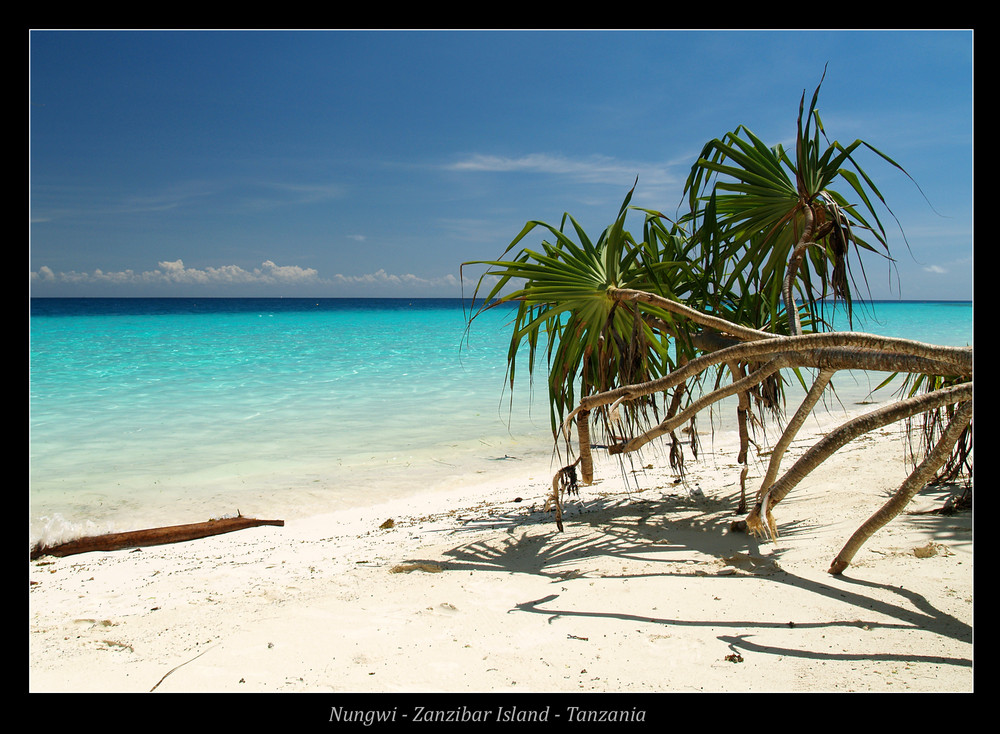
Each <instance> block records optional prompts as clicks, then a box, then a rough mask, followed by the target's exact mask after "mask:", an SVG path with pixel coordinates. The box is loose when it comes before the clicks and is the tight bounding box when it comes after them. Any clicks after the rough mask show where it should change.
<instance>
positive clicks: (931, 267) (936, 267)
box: [924, 265, 948, 275]
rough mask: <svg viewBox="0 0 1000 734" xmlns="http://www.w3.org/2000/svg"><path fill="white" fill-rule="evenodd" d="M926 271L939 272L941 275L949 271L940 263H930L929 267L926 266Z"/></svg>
mask: <svg viewBox="0 0 1000 734" xmlns="http://www.w3.org/2000/svg"><path fill="white" fill-rule="evenodd" d="M924 272H926V273H938V274H940V275H944V274H945V273H947V272H948V271H947V270H945V269H944V268H942V267H941V266H940V265H928V266H927V267H925V268H924Z"/></svg>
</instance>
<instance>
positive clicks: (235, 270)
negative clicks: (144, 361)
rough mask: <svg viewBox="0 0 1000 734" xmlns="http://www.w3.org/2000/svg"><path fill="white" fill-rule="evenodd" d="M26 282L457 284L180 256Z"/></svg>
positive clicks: (450, 287)
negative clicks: (196, 262)
mask: <svg viewBox="0 0 1000 734" xmlns="http://www.w3.org/2000/svg"><path fill="white" fill-rule="evenodd" d="M30 281H31V284H32V285H34V286H39V287H41V286H45V287H46V288H49V287H54V286H59V285H66V286H88V287H92V288H93V287H102V286H104V287H106V286H111V287H115V288H117V287H133V288H134V287H147V288H157V289H158V291H162V289H163V288H164V287H166V288H188V289H190V288H191V287H195V288H198V289H199V290H201V289H204V291H205V293H206V295H207V294H210V293H215V292H223V293H224V292H228V291H226V289H227V288H230V287H233V286H251V287H260V286H264V287H267V286H281V287H283V288H288V287H295V288H309V289H310V295H322V294H323V293H324V292H326V291H330V292H331V293H332V294H334V295H337V294H338V293H340V292H341V291H343V290H344V289H349V290H350V289H353V290H354V291H355V292H367V291H368V290H369V289H371V290H372V291H373V292H374V291H378V292H380V293H385V292H386V290H393V291H396V290H406V291H407V292H408V293H419V292H427V293H432V292H435V293H436V292H438V291H445V292H448V293H452V292H454V293H457V292H458V289H459V287H460V283H459V279H458V278H457V277H456V276H455V275H453V274H446V275H442V276H440V277H432V278H425V277H421V276H418V275H414V274H412V273H402V274H396V273H389V272H386V270H385V269H384V268H380V269H379V270H377V271H375V272H374V273H364V274H361V275H345V274H342V273H337V274H336V275H334V276H333V277H331V278H321V277H320V275H319V271H317V270H316V269H315V268H303V267H300V266H298V265H278V264H276V263H275V262H274V261H272V260H265V261H264V262H263V263H261V265H260V267H257V268H252V269H249V270H248V269H245V268H242V267H240V266H239V265H222V266H219V267H211V266H209V267H205V268H190V267H187V266H186V265H184V262H183V261H182V260H173V261H169V260H164V261H161V262H159V263H157V268H156V269H154V270H146V271H141V272H137V271H135V270H131V269H127V270H120V271H113V272H106V271H104V270H102V269H100V268H97V269H95V270H94V271H93V272H90V273H86V272H76V271H68V272H55V271H53V270H52V268H50V267H48V266H47V265H43V266H41V267H39V268H38V270H37V271H35V272H32V273H30ZM213 289H214V290H213ZM220 289H221V291H220Z"/></svg>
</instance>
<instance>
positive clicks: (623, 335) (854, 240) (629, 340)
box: [463, 82, 972, 573]
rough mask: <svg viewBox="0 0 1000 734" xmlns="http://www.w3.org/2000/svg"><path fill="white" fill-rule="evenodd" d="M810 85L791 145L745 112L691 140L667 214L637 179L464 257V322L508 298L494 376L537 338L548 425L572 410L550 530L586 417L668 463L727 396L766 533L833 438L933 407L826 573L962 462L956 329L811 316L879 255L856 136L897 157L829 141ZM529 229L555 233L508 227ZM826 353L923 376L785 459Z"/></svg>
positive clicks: (816, 388)
mask: <svg viewBox="0 0 1000 734" xmlns="http://www.w3.org/2000/svg"><path fill="white" fill-rule="evenodd" d="M821 83H822V82H821ZM818 94H819V87H817V89H816V92H815V93H814V94H813V96H812V98H811V100H810V102H809V104H808V106H807V105H806V97H805V94H803V96H802V100H801V101H800V105H799V115H798V123H797V134H796V142H795V149H794V151H792V153H791V154H790V153H789V151H786V150H785V149H784V148H783V147H782V146H781V145H775V146H767V145H765V144H764V143H763V142H762V141H761V140H760V138H758V137H757V136H756V135H754V134H753V133H752V132H751V131H750V130H749V129H748V128H746V127H743V126H741V127H739V128H737V129H736V130H734V131H733V132H731V133H728V134H727V135H725V136H724V137H722V138H718V139H714V140H712V141H710V142H709V143H707V144H706V145H705V147H704V148H703V150H702V152H701V155H700V156H699V158H698V159H697V161H696V162H695V163H694V164H693V166H692V168H691V171H690V174H689V176H688V179H687V182H686V185H685V199H686V202H687V213H686V214H684V215H683V216H682V217H679V218H678V219H677V220H676V221H672V220H670V219H668V218H667V217H666V216H664V215H663V214H662V213H660V212H657V211H652V210H648V209H638V208H635V207H630V206H629V204H630V201H631V197H632V193H633V191H634V187H633V191H630V192H629V193H628V195H627V196H626V198H625V200H624V202H623V204H622V206H621V208H620V210H619V212H618V216H617V218H616V219H615V221H614V222H613V223H612V224H611V225H610V226H609V227H607V228H606V229H605V230H604V231H603V232H602V233H601V235H600V237H599V238H598V239H597V240H596V241H592V240H591V239H590V238H589V237H588V236H587V234H586V233H585V232H584V231H583V229H582V228H581V227H580V226H579V224H578V223H577V222H576V220H574V219H573V218H572V217H570V216H569V215H568V214H567V215H565V216H564V217H563V220H562V222H561V224H560V226H559V227H553V226H550V225H548V224H545V223H543V222H538V221H531V222H528V223H527V224H526V225H525V227H524V229H522V231H521V232H520V233H519V234H518V236H517V237H515V238H514V240H513V241H512V242H511V243H510V245H509V246H508V247H507V249H506V250H505V251H504V253H503V254H502V255H501V256H500V258H498V259H496V260H491V261H476V263H475V264H477V265H480V266H483V265H485V266H486V268H487V269H486V271H485V273H484V274H483V275H482V277H481V278H480V280H479V282H478V284H477V286H476V290H475V293H474V297H475V298H477V299H482V304H483V305H482V306H481V308H480V310H479V311H477V312H474V313H473V315H472V317H471V318H470V324H471V322H472V321H473V320H474V319H475V318H476V316H477V315H478V313H481V312H482V310H485V309H489V308H494V307H496V306H498V305H501V304H514V305H516V311H515V316H514V319H513V331H512V335H511V341H510V347H509V351H508V357H507V359H508V377H509V380H510V386H511V388H513V385H514V375H515V371H516V370H517V368H518V364H519V360H521V359H526V360H527V369H528V371H529V372H530V373H532V374H534V373H535V372H537V371H538V370H540V369H542V365H541V363H540V361H539V359H540V355H541V354H542V353H544V356H545V358H546V362H545V369H546V370H547V375H548V394H549V407H550V414H551V423H552V429H553V433H554V435H555V436H556V438H557V439H567V440H568V439H569V437H570V436H571V431H572V428H573V427H574V426H575V428H576V433H577V443H576V446H577V450H576V454H577V459H576V460H575V461H574V462H572V463H571V464H569V465H568V466H566V467H564V468H563V469H561V470H560V471H559V472H558V473H557V474H556V476H555V477H554V478H553V483H552V495H551V497H550V502H551V505H552V506H553V507H554V509H555V511H556V522H557V525H558V526H559V528H560V529H561V528H562V523H561V499H562V495H563V494H564V493H565V492H572V491H575V490H576V489H577V486H578V479H577V474H576V470H577V468H578V467H579V470H580V481H582V482H583V483H584V484H589V483H590V482H591V481H592V480H593V462H592V453H591V452H592V444H593V438H592V430H591V429H592V426H595V425H596V426H597V427H598V428H599V430H601V431H602V432H603V440H602V442H601V445H603V446H604V447H606V449H607V451H608V452H609V453H610V454H613V455H614V454H617V455H622V456H624V455H626V454H630V453H632V452H636V451H639V450H640V449H642V448H643V447H645V446H648V445H650V444H651V443H652V442H654V441H657V440H658V439H661V438H662V437H665V438H666V440H668V442H669V446H670V460H671V464H672V465H674V466H675V467H679V466H680V465H681V462H682V455H683V453H682V449H681V446H682V442H681V441H680V440H679V439H678V437H677V431H678V429H680V428H682V427H683V426H684V425H685V424H686V423H688V422H690V421H693V420H694V418H695V417H696V416H697V415H699V414H700V413H701V412H702V411H705V410H707V409H709V408H711V407H712V406H714V405H715V404H717V403H718V402H719V401H721V400H722V399H724V398H727V397H732V396H735V397H736V399H737V401H736V402H737V408H736V410H737V425H738V427H739V435H740V441H741V445H740V454H739V461H740V463H741V464H742V469H741V475H740V485H741V495H740V503H739V506H738V507H737V512H738V513H739V514H744V513H747V511H748V510H749V514H747V516H746V519H745V521H744V522H745V524H746V527H747V528H748V529H749V530H750V531H751V532H754V533H758V534H763V535H768V536H770V537H772V538H773V537H776V536H777V525H776V522H775V520H774V516H773V513H772V511H773V509H774V507H775V505H777V504H778V503H779V502H780V501H781V500H782V499H783V498H784V497H785V496H786V495H787V494H788V492H789V491H791V489H792V488H793V487H794V486H795V485H796V484H798V483H799V482H800V481H801V480H802V479H803V478H804V477H805V476H807V475H808V473H809V472H810V471H812V470H813V469H814V468H816V467H817V466H819V465H820V464H821V463H822V462H823V461H824V460H825V459H826V458H827V457H829V456H830V455H831V454H832V453H833V452H835V451H836V450H837V449H839V448H840V447H842V446H843V445H844V444H845V443H846V442H848V441H850V440H852V439H853V438H856V437H857V436H859V435H861V434H863V433H865V432H868V431H871V430H874V429H876V428H878V427H880V426H883V425H887V424H889V423H894V422H896V421H900V420H909V419H912V418H914V417H917V416H921V415H925V416H926V415H930V416H933V419H932V420H931V421H930V422H929V423H928V424H927V425H929V426H932V427H931V428H926V429H925V434H926V435H927V436H928V437H929V441H928V443H927V450H926V452H925V455H923V456H921V457H920V458H919V459H918V461H917V462H916V464H917V465H916V467H915V468H914V470H913V473H912V474H911V475H910V476H909V477H908V478H907V480H906V482H904V484H903V485H902V486H901V487H900V488H899V490H898V491H897V492H896V494H895V495H894V496H893V498H892V499H891V500H890V502H888V503H887V504H886V506H885V507H883V508H882V509H881V510H880V511H879V512H877V513H876V514H875V515H873V517H872V519H871V520H869V521H868V522H867V523H866V524H865V525H864V526H863V527H862V528H860V529H859V530H858V532H857V533H856V534H855V536H854V537H852V538H851V539H850V541H849V542H848V544H847V545H846V546H845V548H844V550H843V551H842V552H841V553H840V555H838V557H837V558H836V559H835V561H834V563H833V565H832V566H831V569H830V571H831V572H832V573H841V572H842V571H843V570H844V568H846V567H847V565H848V564H849V563H850V561H851V559H852V558H853V556H854V553H855V552H856V551H857V549H858V548H859V547H860V546H861V544H862V543H864V541H865V540H866V539H867V538H868V537H870V535H871V534H872V533H873V532H875V531H876V530H877V529H878V528H879V527H881V526H882V525H884V524H885V523H886V522H888V521H889V520H890V519H892V517H894V516H895V515H897V514H898V513H899V512H900V511H901V509H902V508H903V507H904V506H905V505H906V503H907V502H908V501H909V500H910V499H911V498H912V497H913V495H914V494H915V493H916V492H917V491H919V490H920V489H921V488H923V487H924V486H925V485H926V484H927V483H928V481H930V480H931V479H933V478H934V476H935V474H936V473H937V472H938V470H939V469H940V468H941V467H942V466H945V465H947V466H956V465H958V466H962V467H967V468H969V469H971V458H970V457H971V435H972V434H971V429H970V426H971V420H972V401H971V399H972V348H971V347H967V348H953V347H942V346H936V345H931V344H924V343H921V342H916V341H912V340H906V339H891V338H886V337H879V336H875V335H870V334H862V333H856V332H853V331H847V332H840V331H832V330H831V326H830V324H829V323H828V321H827V320H826V319H825V318H824V316H825V310H824V309H825V308H826V307H827V304H828V303H829V302H830V300H833V301H836V302H840V303H841V304H843V305H844V306H845V307H846V310H847V313H848V316H849V317H850V314H851V307H852V302H853V289H852V286H853V285H854V284H855V278H854V275H853V272H852V265H855V266H857V267H859V268H861V270H860V272H861V273H862V277H863V267H862V265H861V260H860V254H861V253H862V252H873V253H876V254H878V255H879V256H882V257H890V253H889V249H888V245H887V238H886V233H885V229H884V226H883V224H882V222H881V220H880V218H879V216H878V207H882V208H884V209H886V210H887V211H889V209H888V207H887V206H886V203H885V201H884V199H883V197H882V195H881V193H880V192H879V190H878V188H877V187H876V185H875V183H874V182H873V180H872V179H871V177H869V176H868V174H867V173H866V172H865V171H864V170H863V169H862V167H861V166H860V165H859V163H858V160H857V158H858V153H859V152H860V151H862V150H864V151H868V152H870V153H872V154H874V155H875V156H876V157H877V158H878V159H881V160H883V161H885V162H886V163H888V164H889V165H891V166H894V167H896V168H898V169H899V170H901V171H902V170H903V169H902V168H901V167H900V166H899V165H898V164H897V163H895V162H894V161H893V160H892V159H891V158H889V157H888V156H886V155H885V154H883V153H881V152H880V151H878V150H877V149H876V148H874V147H872V146H871V145H869V144H868V143H866V142H864V141H861V140H856V141H854V142H853V143H851V144H849V145H842V144H840V143H838V142H836V141H833V142H829V141H827V140H826V137H825V132H824V130H823V125H822V122H821V120H820V117H819V114H818V112H817V110H816V102H817V99H818ZM903 172H904V173H905V171H903ZM630 213H637V214H640V215H641V216H642V218H643V226H642V238H641V239H640V240H639V241H637V240H636V239H635V238H634V237H633V236H632V235H631V234H630V233H629V231H628V230H627V229H626V218H627V216H628V215H629V214H630ZM536 228H540V229H542V230H543V231H547V232H548V234H549V235H551V241H550V240H549V239H546V240H544V241H542V243H541V244H540V246H538V247H528V246H522V243H523V242H524V241H525V239H526V237H527V236H528V235H529V234H530V233H531V232H532V231H534V230H535V229H536ZM574 236H575V239H574ZM470 264H473V263H466V265H470ZM463 267H464V266H463ZM849 323H850V321H849ZM840 370H868V371H875V372H887V373H890V374H891V375H893V376H894V375H897V374H904V375H908V376H910V378H909V379H911V380H912V381H913V383H914V384H918V383H920V384H923V385H924V386H925V387H926V386H930V389H925V390H913V391H911V393H910V394H909V396H907V397H906V398H904V399H901V400H899V401H897V402H893V403H891V404H889V405H887V406H885V407H883V408H879V409H877V410H875V411H872V412H871V413H868V414H865V415H863V416H861V417H860V418H856V419H854V420H851V421H849V422H847V423H845V424H844V425H843V426H840V427H839V428H837V429H836V430H835V431H833V432H831V433H830V434H828V435H827V436H825V437H824V438H823V439H822V440H821V441H819V442H818V443H817V444H816V445H815V446H813V447H812V448H810V449H809V450H808V451H807V452H806V453H805V454H804V455H802V456H801V457H800V458H799V459H797V460H796V461H795V462H794V463H793V465H792V466H791V467H789V468H788V469H787V470H785V471H784V472H783V473H782V471H781V462H782V460H783V458H784V456H785V454H786V452H787V449H788V447H789V445H790V443H791V441H792V439H793V438H794V436H795V435H796V432H797V431H798V430H799V428H800V427H801V425H802V423H803V421H804V420H805V418H806V417H807V415H808V413H809V412H810V411H811V410H812V409H813V408H814V407H815V406H816V405H817V403H818V402H819V400H820V398H821V397H822V396H823V395H824V393H825V391H826V390H828V389H829V388H830V385H831V381H832V378H833V376H834V375H835V374H836V373H837V372H838V371H840ZM809 374H812V375H813V378H812V382H811V385H810V384H809V381H808V378H807V375H809ZM790 380H796V381H798V382H799V383H800V384H802V385H803V387H804V388H805V391H806V394H805V397H804V399H803V400H802V402H801V403H800V405H799V406H798V407H797V409H796V410H795V411H794V413H793V414H792V416H791V417H790V418H788V419H787V421H784V423H785V425H784V429H783V431H782V433H781V435H780V437H779V438H778V441H777V443H776V445H775V446H774V448H773V450H772V452H771V456H770V459H769V464H768V466H767V469H766V472H765V475H764V478H763V480H762V481H761V484H760V487H759V488H758V490H757V492H756V496H755V498H754V502H753V506H752V508H751V507H749V506H748V504H747V502H746V485H745V481H746V477H747V452H748V448H749V444H750V434H751V432H752V431H753V429H754V426H755V423H756V422H757V421H758V420H759V418H755V414H754V412H753V409H754V408H756V409H757V410H758V413H762V412H766V411H770V412H771V413H773V414H774V415H775V416H776V417H779V418H782V417H783V415H784V410H783V409H784V406H785V402H786V397H787V394H788V390H787V387H788V384H789V381H790ZM595 419H596V422H595ZM933 426H939V427H943V429H941V430H935V429H934V428H933ZM691 435H692V437H695V436H696V435H697V434H696V432H695V431H692V432H691ZM692 441H693V442H694V441H695V439H694V438H692ZM692 446H693V448H695V449H697V444H696V443H692ZM570 447H571V445H570ZM571 450H572V447H571ZM956 455H959V456H961V457H962V460H961V461H957V462H956V460H955V458H954V457H955V456H956Z"/></svg>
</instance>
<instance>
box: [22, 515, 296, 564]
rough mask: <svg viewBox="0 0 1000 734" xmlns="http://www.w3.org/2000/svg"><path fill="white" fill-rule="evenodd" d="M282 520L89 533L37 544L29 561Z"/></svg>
mask: <svg viewBox="0 0 1000 734" xmlns="http://www.w3.org/2000/svg"><path fill="white" fill-rule="evenodd" d="M284 524H285V521H284V520H257V519H255V518H252V517H243V516H242V515H241V516H238V517H229V518H220V519H218V520H209V521H208V522H195V523H189V524H187V525H169V526H167V527H162V528H149V529H147V530H130V531H128V532H124V533H107V534H105V535H92V536H89V537H86V538H77V539H76V540H70V541H67V542H65V543H58V544H56V545H53V546H43V545H42V544H38V545H36V546H35V547H34V548H33V549H32V550H31V556H30V558H31V560H35V559H36V558H41V557H42V556H58V557H62V556H71V555H74V554H75V553H89V552H90V551H112V550H123V549H125V548H140V547H143V546H148V545H165V544H167V543H181V542H184V541H185V540H196V539H198V538H207V537H208V536H210V535H221V534H222V533H231V532H233V531H234V530H243V529H244V528H254V527H257V526H258V525H277V526H278V527H283V526H284Z"/></svg>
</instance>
